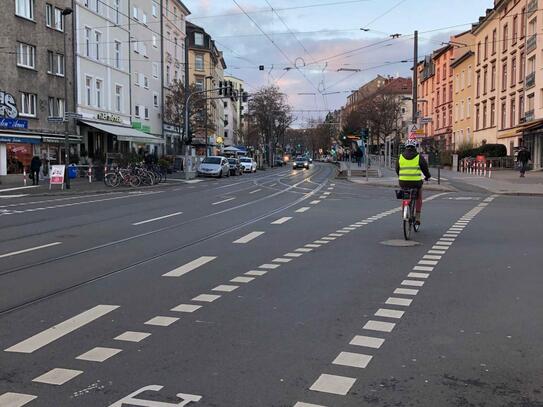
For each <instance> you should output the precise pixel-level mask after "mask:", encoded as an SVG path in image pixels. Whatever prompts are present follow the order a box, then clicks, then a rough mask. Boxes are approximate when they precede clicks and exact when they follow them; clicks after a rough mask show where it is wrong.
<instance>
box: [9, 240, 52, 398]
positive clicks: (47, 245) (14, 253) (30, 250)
mask: <svg viewBox="0 0 543 407" xmlns="http://www.w3.org/2000/svg"><path fill="white" fill-rule="evenodd" d="M59 244H62V242H53V243H48V244H44V245H41V246H36V247H31V248H29V249H23V250H17V251H16V252H11V253H6V254H0V259H3V258H4V257H10V256H16V255H18V254H23V253H28V252H33V251H35V250H40V249H45V248H47V247H53V246H58V245H59ZM0 407H1V406H0Z"/></svg>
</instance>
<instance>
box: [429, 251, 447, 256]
mask: <svg viewBox="0 0 543 407" xmlns="http://www.w3.org/2000/svg"><path fill="white" fill-rule="evenodd" d="M445 253H447V252H446V251H444V250H428V254H440V255H441V254H445Z"/></svg>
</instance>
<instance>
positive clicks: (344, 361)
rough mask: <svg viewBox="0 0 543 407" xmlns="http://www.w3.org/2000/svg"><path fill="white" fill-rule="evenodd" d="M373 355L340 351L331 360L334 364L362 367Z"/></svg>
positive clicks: (366, 364)
mask: <svg viewBox="0 0 543 407" xmlns="http://www.w3.org/2000/svg"><path fill="white" fill-rule="evenodd" d="M372 357H373V356H370V355H364V354H363V353H352V352H341V353H340V354H339V355H338V356H337V357H336V358H335V359H334V361H333V362H332V364H334V365H341V366H348V367H357V368H360V369H364V368H365V367H366V366H368V363H370V361H371V359H372Z"/></svg>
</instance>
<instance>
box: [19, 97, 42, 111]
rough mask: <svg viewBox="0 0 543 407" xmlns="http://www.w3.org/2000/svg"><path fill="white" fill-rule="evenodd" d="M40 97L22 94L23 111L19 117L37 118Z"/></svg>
mask: <svg viewBox="0 0 543 407" xmlns="http://www.w3.org/2000/svg"><path fill="white" fill-rule="evenodd" d="M37 100H38V96H37V95H35V94H33V93H25V92H22V93H21V111H20V112H19V115H21V116H29V117H36V102H37Z"/></svg>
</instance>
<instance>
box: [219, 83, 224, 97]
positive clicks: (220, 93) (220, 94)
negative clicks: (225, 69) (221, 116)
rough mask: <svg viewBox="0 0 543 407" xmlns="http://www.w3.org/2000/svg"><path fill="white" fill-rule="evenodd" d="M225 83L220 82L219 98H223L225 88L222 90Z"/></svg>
mask: <svg viewBox="0 0 543 407" xmlns="http://www.w3.org/2000/svg"><path fill="white" fill-rule="evenodd" d="M222 85H223V82H222V81H219V96H222V94H223V88H222Z"/></svg>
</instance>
